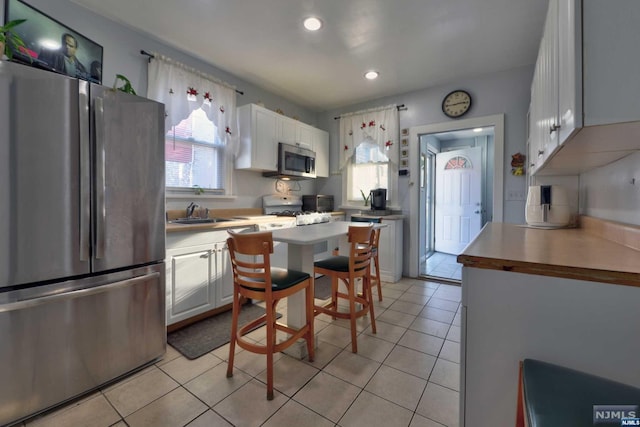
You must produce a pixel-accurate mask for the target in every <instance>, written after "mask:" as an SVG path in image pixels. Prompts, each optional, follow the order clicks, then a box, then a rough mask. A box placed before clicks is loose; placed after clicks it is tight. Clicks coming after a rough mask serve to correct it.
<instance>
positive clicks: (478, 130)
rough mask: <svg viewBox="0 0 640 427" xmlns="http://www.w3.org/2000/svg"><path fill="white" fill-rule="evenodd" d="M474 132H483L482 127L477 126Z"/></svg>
mask: <svg viewBox="0 0 640 427" xmlns="http://www.w3.org/2000/svg"><path fill="white" fill-rule="evenodd" d="M473 131H474V132H482V128H475V129H473Z"/></svg>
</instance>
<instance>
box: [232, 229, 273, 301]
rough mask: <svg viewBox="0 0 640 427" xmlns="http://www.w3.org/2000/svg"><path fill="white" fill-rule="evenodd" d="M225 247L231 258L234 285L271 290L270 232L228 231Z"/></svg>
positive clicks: (271, 249)
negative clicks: (227, 248)
mask: <svg viewBox="0 0 640 427" xmlns="http://www.w3.org/2000/svg"><path fill="white" fill-rule="evenodd" d="M228 233H229V238H228V239H227V246H228V247H229V256H230V257H231V268H232V272H233V281H234V284H236V285H239V286H245V287H249V288H256V289H265V290H270V289H271V258H270V256H271V254H272V253H273V236H272V234H271V232H270V231H262V232H256V233H234V232H233V231H231V230H229V231H228Z"/></svg>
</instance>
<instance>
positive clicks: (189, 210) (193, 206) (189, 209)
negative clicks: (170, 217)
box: [187, 202, 200, 218]
mask: <svg viewBox="0 0 640 427" xmlns="http://www.w3.org/2000/svg"><path fill="white" fill-rule="evenodd" d="M199 207H200V206H198V205H196V204H195V203H193V202H191V203H189V206H187V218H191V216H192V215H193V211H195V210H196V208H199Z"/></svg>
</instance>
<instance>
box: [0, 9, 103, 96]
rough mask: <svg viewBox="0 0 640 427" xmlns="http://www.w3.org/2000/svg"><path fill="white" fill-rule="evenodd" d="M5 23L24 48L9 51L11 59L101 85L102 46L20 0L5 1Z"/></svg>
mask: <svg viewBox="0 0 640 427" xmlns="http://www.w3.org/2000/svg"><path fill="white" fill-rule="evenodd" d="M4 19H5V21H4V22H5V24H6V23H7V22H9V21H13V20H15V19H25V20H26V21H25V22H23V23H22V24H20V25H18V26H16V27H14V32H15V33H16V34H18V35H19V36H20V37H21V38H22V40H23V41H24V44H25V45H24V47H19V48H18V49H14V50H12V52H11V53H12V59H11V60H12V61H13V62H19V63H21V64H25V65H29V66H32V67H36V68H41V69H44V70H48V71H52V72H54V73H58V74H65V75H68V76H71V77H76V78H79V79H82V80H87V81H90V82H93V83H97V84H102V59H103V49H102V46H101V45H99V44H97V43H96V42H94V41H93V40H91V39H89V38H87V37H85V36H83V35H82V34H80V33H78V32H77V31H75V30H73V29H71V28H69V27H68V26H66V25H64V24H63V23H61V22H59V21H57V20H55V19H53V18H52V17H50V16H49V15H47V14H45V13H43V12H41V11H40V10H38V9H36V8H35V7H33V6H31V5H29V4H27V3H25V2H24V1H22V0H7V1H6V2H5V13H4Z"/></svg>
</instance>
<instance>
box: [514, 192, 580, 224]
mask: <svg viewBox="0 0 640 427" xmlns="http://www.w3.org/2000/svg"><path fill="white" fill-rule="evenodd" d="M570 218H571V211H570V209H569V200H568V197H567V191H566V190H565V189H564V188H563V187H561V186H559V185H532V186H530V187H529V192H528V194H527V206H526V211H525V220H526V221H527V224H529V225H532V226H534V227H548V228H559V227H565V226H567V225H568V224H569V220H570Z"/></svg>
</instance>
